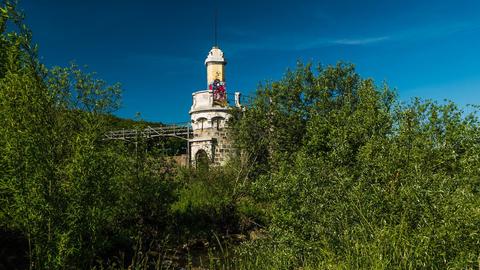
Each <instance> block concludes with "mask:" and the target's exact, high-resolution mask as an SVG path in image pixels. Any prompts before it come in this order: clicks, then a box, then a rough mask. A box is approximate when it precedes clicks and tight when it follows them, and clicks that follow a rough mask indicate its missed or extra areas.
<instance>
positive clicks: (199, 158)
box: [195, 149, 210, 169]
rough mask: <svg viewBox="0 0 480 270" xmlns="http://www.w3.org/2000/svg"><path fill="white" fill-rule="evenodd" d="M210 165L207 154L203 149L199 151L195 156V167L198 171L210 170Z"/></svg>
mask: <svg viewBox="0 0 480 270" xmlns="http://www.w3.org/2000/svg"><path fill="white" fill-rule="evenodd" d="M209 163H210V162H209V160H208V155H207V152H205V150H203V149H200V150H198V151H197V153H196V154H195V167H196V168H197V169H208V165H209Z"/></svg>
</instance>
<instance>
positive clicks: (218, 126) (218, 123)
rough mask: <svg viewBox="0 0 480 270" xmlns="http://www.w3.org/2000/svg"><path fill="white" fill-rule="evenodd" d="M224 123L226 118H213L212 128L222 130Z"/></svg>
mask: <svg viewBox="0 0 480 270" xmlns="http://www.w3.org/2000/svg"><path fill="white" fill-rule="evenodd" d="M223 121H225V118H223V117H221V116H217V117H214V118H212V128H216V129H217V130H220V129H221V128H222V122H223Z"/></svg>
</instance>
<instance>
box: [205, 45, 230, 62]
mask: <svg viewBox="0 0 480 270" xmlns="http://www.w3.org/2000/svg"><path fill="white" fill-rule="evenodd" d="M210 62H216V63H223V64H224V65H226V64H227V60H225V58H224V57H223V52H222V50H220V49H219V48H218V47H213V48H212V49H211V50H210V52H209V53H208V56H207V59H205V65H206V64H207V63H210Z"/></svg>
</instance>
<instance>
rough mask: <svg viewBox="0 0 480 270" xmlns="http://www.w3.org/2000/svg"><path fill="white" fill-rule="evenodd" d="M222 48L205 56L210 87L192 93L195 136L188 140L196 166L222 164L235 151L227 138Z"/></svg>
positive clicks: (192, 160)
mask: <svg viewBox="0 0 480 270" xmlns="http://www.w3.org/2000/svg"><path fill="white" fill-rule="evenodd" d="M226 65H227V61H226V60H225V57H224V55H223V52H222V50H220V48H218V47H216V46H215V47H213V48H212V49H211V50H210V52H209V53H208V56H207V59H205V66H206V69H207V87H208V88H207V89H206V90H201V91H197V92H195V93H193V94H192V96H193V103H192V107H191V109H190V112H189V113H190V118H191V125H192V131H193V138H190V139H189V141H188V144H189V155H190V157H189V159H190V162H191V164H192V165H193V166H199V165H200V164H212V165H223V164H225V162H226V161H227V159H228V157H229V155H230V154H231V153H232V145H231V142H230V140H229V139H228V133H227V129H228V127H227V121H228V119H229V118H230V116H231V115H230V114H229V110H230V107H229V104H228V99H227V92H226V80H225V66H226ZM239 100H240V93H235V105H236V106H240V102H239Z"/></svg>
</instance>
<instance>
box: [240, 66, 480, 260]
mask: <svg viewBox="0 0 480 270" xmlns="http://www.w3.org/2000/svg"><path fill="white" fill-rule="evenodd" d="M234 125H236V128H235V130H236V139H237V145H239V146H240V147H242V153H243V154H244V155H246V156H247V157H252V156H253V157H255V155H258V154H260V155H263V156H262V158H261V159H256V160H255V161H256V162H259V161H261V162H262V164H260V165H257V166H259V167H261V168H262V170H260V174H259V175H258V176H257V177H256V178H254V179H252V182H253V183H252V191H253V194H254V195H255V196H256V198H257V200H258V201H259V202H264V203H268V205H269V209H270V210H269V213H270V224H269V227H268V228H269V234H270V237H271V238H269V239H268V240H264V241H259V242H257V243H256V244H254V245H253V248H254V250H256V252H253V254H257V255H258V254H260V256H262V258H266V259H265V261H264V263H265V265H269V267H277V268H292V267H298V266H303V267H306V268H317V267H319V268H337V267H340V268H352V269H358V268H380V269H391V268H399V269H406V268H415V269H417V268H449V267H451V268H465V267H475V266H476V265H478V256H479V254H480V249H479V247H480V245H479V242H478V235H479V233H480V231H479V228H480V215H479V212H478V209H479V207H480V199H479V198H480V197H479V196H478V195H479V190H480V182H479V179H480V175H479V170H478V168H479V165H480V159H479V156H478V153H479V152H478V150H479V147H480V141H479V140H478V134H479V133H478V131H479V122H478V119H477V117H476V115H475V113H473V114H469V115H465V114H464V113H463V112H462V111H461V110H459V109H458V108H457V107H456V106H455V105H454V104H453V103H446V104H444V105H440V104H437V103H434V102H430V101H420V100H418V99H417V100H414V101H413V102H412V103H410V104H407V105H402V104H400V103H398V102H397V101H396V99H395V94H394V92H392V91H391V90H389V88H388V87H387V86H386V85H384V86H383V87H381V88H379V87H377V86H375V85H374V83H373V81H372V80H370V79H361V78H360V76H359V75H357V74H356V72H355V70H354V68H353V66H349V65H343V64H339V65H337V66H333V67H332V66H328V67H325V68H322V67H320V68H318V69H317V70H316V72H314V71H313V70H312V69H311V66H310V65H306V66H303V65H299V67H298V68H297V70H295V71H290V72H288V73H287V75H286V76H285V77H284V78H283V79H282V80H281V81H279V82H273V83H270V84H268V85H267V86H266V87H265V88H261V89H260V90H259V91H258V98H257V100H256V101H255V103H254V104H253V106H252V108H249V109H248V110H247V111H246V112H245V113H244V115H243V118H239V120H237V121H236V122H234ZM249 130H255V131H258V132H253V133H251V134H249ZM251 151H253V153H251V154H250V152H251ZM259 246H260V247H259ZM265 250H268V252H266V253H270V254H269V255H265ZM246 254H250V256H251V255H252V253H248V252H247V253H246ZM262 254H263V255H262ZM253 257H255V255H254V256H253Z"/></svg>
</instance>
